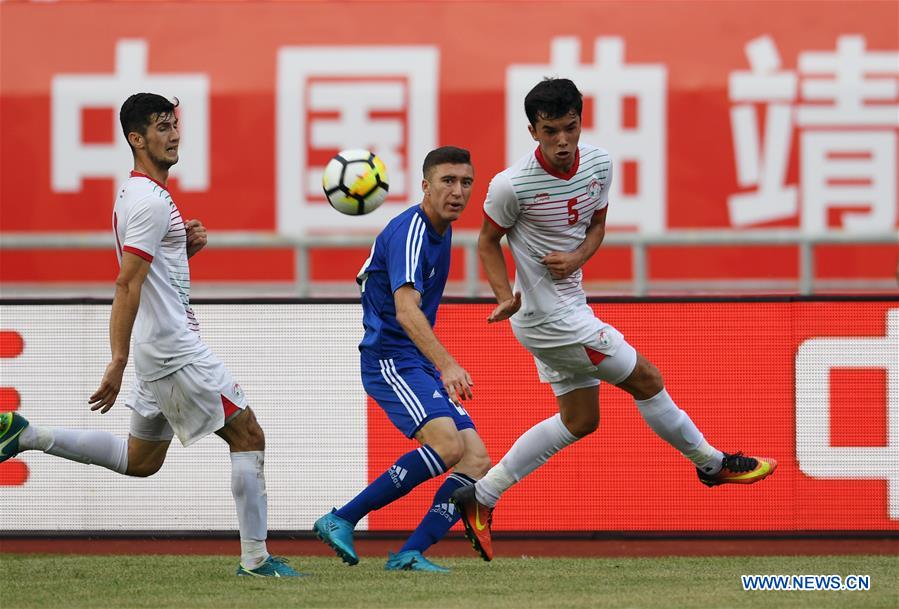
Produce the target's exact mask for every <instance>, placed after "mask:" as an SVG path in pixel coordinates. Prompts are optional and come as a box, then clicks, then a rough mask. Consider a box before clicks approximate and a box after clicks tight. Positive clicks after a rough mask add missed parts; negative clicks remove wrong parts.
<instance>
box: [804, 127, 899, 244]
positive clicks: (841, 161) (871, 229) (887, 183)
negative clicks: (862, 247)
mask: <svg viewBox="0 0 899 609" xmlns="http://www.w3.org/2000/svg"><path fill="white" fill-rule="evenodd" d="M799 145H800V150H801V158H802V164H801V168H800V176H799V179H800V183H801V186H802V229H803V230H804V231H805V232H808V233H820V232H824V231H826V230H828V228H830V227H829V226H828V213H829V211H830V210H839V211H843V212H845V213H844V214H843V217H842V218H841V224H842V226H843V228H844V229H845V230H846V231H849V232H866V233H879V232H883V231H884V230H888V229H892V228H893V227H895V226H896V171H895V168H896V133H895V132H894V131H892V130H890V131H854V130H853V131H804V132H803V133H802V135H801V138H800V141H799Z"/></svg>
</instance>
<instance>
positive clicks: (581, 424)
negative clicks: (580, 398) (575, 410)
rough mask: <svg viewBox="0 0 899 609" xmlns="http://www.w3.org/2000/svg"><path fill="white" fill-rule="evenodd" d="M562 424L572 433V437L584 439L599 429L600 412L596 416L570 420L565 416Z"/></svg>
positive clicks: (591, 415)
mask: <svg viewBox="0 0 899 609" xmlns="http://www.w3.org/2000/svg"><path fill="white" fill-rule="evenodd" d="M562 423H563V424H564V425H565V427H566V428H567V429H568V431H569V432H571V435H573V436H575V437H577V438H583V437H585V436H589V435H590V434H591V433H593V432H594V431H596V430H597V429H598V428H599V412H596V413H595V415H594V414H593V413H591V414H590V416H578V417H571V418H570V419H569V418H566V417H565V416H563V417H562Z"/></svg>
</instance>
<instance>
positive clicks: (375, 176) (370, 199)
mask: <svg viewBox="0 0 899 609" xmlns="http://www.w3.org/2000/svg"><path fill="white" fill-rule="evenodd" d="M322 188H323V189H324V191H325V196H326V197H328V202H329V203H330V204H331V207H333V208H334V209H336V210H337V211H339V212H340V213H343V214H347V215H349V216H360V215H362V214H367V213H370V212H373V211H374V210H376V209H377V208H378V207H379V206H380V205H381V203H383V202H384V199H386V198H387V191H388V189H389V188H390V187H389V185H388V183H387V168H386V167H385V166H384V162H383V161H381V159H379V158H378V156H377V155H376V154H374V153H373V152H369V151H368V150H342V151H340V152H338V153H337V154H336V155H335V156H334V158H332V159H331V160H330V161H328V164H327V165H326V166H325V171H324V173H323V174H322Z"/></svg>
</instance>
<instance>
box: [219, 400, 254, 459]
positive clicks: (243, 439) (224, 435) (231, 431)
mask: <svg viewBox="0 0 899 609" xmlns="http://www.w3.org/2000/svg"><path fill="white" fill-rule="evenodd" d="M215 433H216V435H218V436H219V437H220V438H221V439H223V440H224V441H225V442H227V443H228V446H230V447H231V452H246V451H254V450H265V434H264V433H263V432H262V427H261V426H260V425H259V421H257V420H256V414H255V413H254V412H253V410H252V409H251V408H250V407H249V406H247V407H246V408H244V409H243V410H239V411H237V413H235V415H234V416H233V417H232V418H231V419H229V420H228V422H227V423H225V426H224V427H222V428H221V429H219V430H218V431H216V432H215Z"/></svg>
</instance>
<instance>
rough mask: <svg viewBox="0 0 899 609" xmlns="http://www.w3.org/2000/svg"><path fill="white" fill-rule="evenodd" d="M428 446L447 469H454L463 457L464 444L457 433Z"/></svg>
mask: <svg viewBox="0 0 899 609" xmlns="http://www.w3.org/2000/svg"><path fill="white" fill-rule="evenodd" d="M429 445H430V447H431V448H433V449H434V450H435V451H436V452H437V454H438V455H440V458H441V459H442V460H443V464H444V465H445V466H446V468H447V469H449V468H451V467H455V466H456V464H457V463H459V462H460V461H461V460H462V458H463V456H464V455H465V444H464V443H463V442H462V437H461V436H459V434H458V433H457V434H455V435H454V436H445V437H441V438H440V439H439V440H437V441H436V442H431V443H430V444H429Z"/></svg>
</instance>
